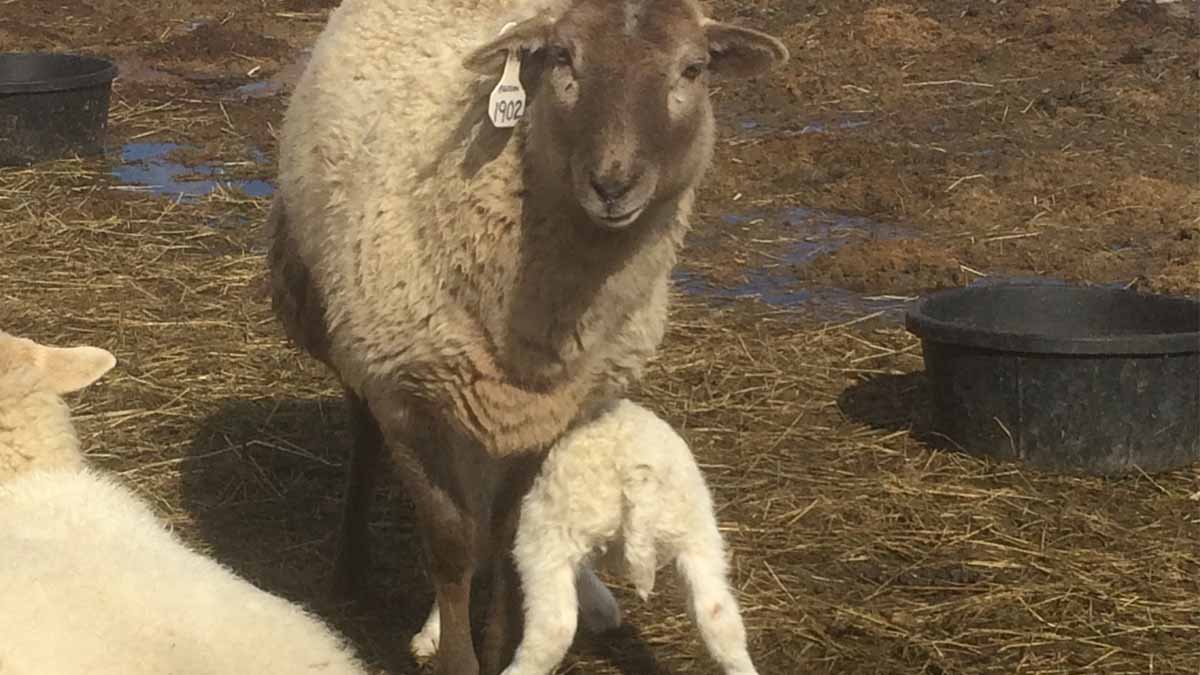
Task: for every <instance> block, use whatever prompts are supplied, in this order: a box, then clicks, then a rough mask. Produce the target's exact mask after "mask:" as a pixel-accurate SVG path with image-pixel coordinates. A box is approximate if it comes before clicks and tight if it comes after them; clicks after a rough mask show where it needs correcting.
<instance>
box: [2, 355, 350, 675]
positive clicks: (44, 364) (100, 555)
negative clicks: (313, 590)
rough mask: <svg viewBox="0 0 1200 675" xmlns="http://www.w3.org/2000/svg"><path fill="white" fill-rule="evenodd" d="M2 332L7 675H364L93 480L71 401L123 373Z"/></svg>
mask: <svg viewBox="0 0 1200 675" xmlns="http://www.w3.org/2000/svg"><path fill="white" fill-rule="evenodd" d="M115 362H116V361H115V359H114V358H113V356H112V354H110V353H108V352H106V351H104V350H101V349H96V348H93V347H75V348H70V349H61V348H53V347H45V346H42V345H38V344H36V343H34V342H32V341H30V340H27V339H23V338H16V337H13V336H11V335H8V334H6V333H3V332H0V673H3V675H80V674H82V673H88V674H89V675H150V674H154V675H160V674H162V673H174V674H177V675H218V674H219V675H238V674H244V675H262V674H263V673H322V674H327V675H335V674H344V675H350V674H356V675H362V674H363V673H365V671H364V670H363V669H362V667H361V666H360V665H359V664H358V662H357V661H356V659H355V657H354V656H353V654H352V652H351V651H350V650H349V648H348V647H346V646H345V645H344V644H343V643H342V640H341V639H340V638H339V637H338V636H337V635H335V634H334V633H333V632H332V631H330V630H329V629H328V628H326V627H325V626H324V625H323V624H322V623H321V622H319V621H318V620H317V619H315V618H314V617H312V616H310V615H309V614H308V613H306V612H305V611H304V610H303V609H302V608H301V607H299V606H297V605H293V604H291V603H289V602H287V601H286V600H284V599H282V598H279V597H277V596H274V595H271V594H269V593H266V592H264V591H262V590H260V589H258V588H257V587H255V586H253V585H252V584H250V583H249V582H247V581H245V580H243V579H241V578H239V577H238V576H236V575H234V574H233V573H232V572H230V571H229V570H228V569H226V568H224V567H222V566H221V565H220V564H219V563H217V562H215V561H213V560H211V559H209V558H206V557H204V556H202V555H200V554H199V553H196V552H195V551H193V550H191V549H190V548H188V547H187V546H185V545H184V543H183V542H182V541H180V540H179V539H178V538H177V537H176V536H175V535H173V534H172V533H170V532H169V531H168V530H167V529H166V528H165V527H164V526H163V525H162V524H161V523H160V522H159V521H158V519H157V518H155V516H154V514H153V513H152V512H151V511H150V510H149V508H147V507H146V506H145V504H144V503H143V502H141V501H140V500H139V499H138V498H137V497H136V496H135V495H134V494H133V493H132V492H131V491H129V490H128V489H127V488H124V487H122V486H120V485H119V484H117V483H116V482H115V481H114V480H112V479H110V478H107V477H105V476H103V475H101V474H99V473H97V472H95V471H93V470H91V469H88V468H87V467H85V466H84V464H85V463H84V460H83V457H82V455H81V454H80V450H79V443H78V440H77V437H76V434H75V430H74V428H73V425H72V423H71V419H70V411H69V409H68V408H67V406H66V404H65V403H64V402H63V400H62V399H61V398H60V394H63V393H67V392H69V391H74V390H76V389H80V388H83V387H85V386H87V385H88V384H90V383H92V382H93V381H95V380H96V379H98V378H100V377H101V376H102V375H103V374H104V373H105V372H107V371H108V370H109V369H110V368H112V367H113V365H114V364H115Z"/></svg>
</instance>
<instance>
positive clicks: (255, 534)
mask: <svg viewBox="0 0 1200 675" xmlns="http://www.w3.org/2000/svg"><path fill="white" fill-rule="evenodd" d="M350 445H351V438H350V432H349V430H348V428H347V426H346V415H345V411H344V409H343V407H342V401H341V399H340V398H323V399H308V400H304V399H233V400H228V401H226V402H225V404H224V405H223V406H222V407H221V408H220V409H219V410H218V411H217V412H216V413H214V414H212V415H210V416H209V417H207V418H205V419H204V420H203V421H202V423H201V425H200V428H199V431H198V432H197V433H196V434H195V436H194V437H193V439H192V443H191V446H190V448H189V453H188V456H189V458H190V461H187V462H184V463H183V465H182V466H183V467H185V468H184V469H183V474H182V476H181V477H180V485H181V488H180V489H181V491H182V494H181V497H182V503H183V505H184V508H185V509H186V511H187V512H188V513H189V514H190V517H191V518H192V520H193V522H194V523H195V527H196V532H197V535H198V536H199V539H200V541H201V542H202V544H201V545H202V546H203V547H205V550H206V552H207V553H209V554H210V555H212V556H214V557H215V558H216V559H217V560H219V561H221V562H222V563H223V564H225V565H227V566H229V567H230V568H232V569H233V570H234V571H235V572H237V573H238V574H240V575H242V576H244V577H245V578H247V579H249V580H251V581H252V582H254V583H255V584H257V585H258V586H260V587H261V588H264V589H266V590H268V591H270V592H272V593H276V594H278V595H281V596H283V597H285V598H287V599H289V600H292V601H294V602H299V603H301V604H303V605H305V606H307V607H309V608H310V609H312V610H313V611H314V612H315V613H317V614H318V615H319V616H321V618H323V619H325V620H326V621H328V622H330V623H331V624H332V625H333V626H335V627H336V628H337V629H338V630H340V631H342V632H343V633H344V634H345V635H346V636H347V637H348V638H349V639H350V640H351V641H352V642H353V643H354V644H355V646H356V648H357V649H358V651H359V653H360V654H361V655H362V657H363V658H364V659H365V660H367V661H368V662H372V663H375V664H378V665H379V666H382V667H384V668H387V670H388V671H389V672H392V673H413V672H418V671H420V670H421V669H420V668H419V667H418V666H417V665H416V664H415V663H414V661H413V660H412V659H411V657H410V656H409V654H408V640H409V638H410V637H411V636H412V634H413V633H414V632H415V631H416V630H418V629H419V628H420V626H421V623H422V622H423V621H424V618H425V613H426V612H427V611H428V609H429V603H431V602H432V597H433V594H432V590H431V588H430V586H429V584H428V582H427V581H426V578H425V575H424V572H423V569H422V567H423V566H422V557H421V556H422V554H421V550H420V542H419V539H418V537H417V536H416V533H415V531H414V529H413V523H412V516H411V506H410V504H409V503H408V502H407V500H406V499H405V498H404V497H403V495H402V493H400V492H399V490H398V487H397V486H396V485H395V484H394V483H392V482H390V481H381V483H383V484H384V485H383V486H381V488H380V490H379V491H378V493H377V494H376V497H375V503H374V505H373V509H372V516H371V533H372V542H371V543H372V552H373V558H374V559H373V561H372V562H373V568H372V574H371V579H370V593H369V597H368V598H366V599H365V600H364V601H362V602H360V603H346V602H339V601H337V600H336V599H334V598H332V597H331V596H330V595H329V593H328V589H329V577H330V573H331V571H332V569H333V557H334V551H335V547H336V542H337V535H338V528H339V524H340V518H341V505H342V493H343V490H344V488H345V482H344V481H345V476H344V464H345V462H347V460H348V458H349V450H350ZM481 590H483V589H481ZM572 654H573V655H576V656H577V657H580V658H583V659H588V660H591V659H596V660H603V661H607V662H609V663H612V664H614V665H616V666H617V667H618V668H620V669H621V670H622V671H623V672H624V673H626V674H627V675H654V674H667V673H668V672H669V671H667V670H664V669H662V667H661V666H660V665H659V664H657V663H656V661H655V659H654V656H653V654H652V653H651V650H650V649H649V648H648V647H647V645H646V643H645V642H644V641H643V640H642V639H641V638H640V636H639V634H638V632H637V630H636V629H635V628H633V627H631V626H629V625H626V626H622V627H621V628H620V629H619V630H617V631H613V632H611V633H609V634H606V635H602V636H590V635H586V634H584V633H583V631H580V633H579V635H578V639H577V641H576V644H575V645H574V647H573V648H572Z"/></svg>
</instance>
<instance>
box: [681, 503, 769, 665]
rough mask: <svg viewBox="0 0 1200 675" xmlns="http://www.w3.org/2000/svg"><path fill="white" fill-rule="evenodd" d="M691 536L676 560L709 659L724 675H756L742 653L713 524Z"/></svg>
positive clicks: (742, 638) (742, 632) (742, 633)
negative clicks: (700, 532) (714, 661)
mask: <svg viewBox="0 0 1200 675" xmlns="http://www.w3.org/2000/svg"><path fill="white" fill-rule="evenodd" d="M704 529H705V530H709V531H706V532H704V533H703V534H702V535H699V534H697V535H694V536H693V538H692V540H691V541H689V542H688V544H687V547H686V548H685V549H684V550H683V551H682V552H681V553H680V554H679V556H678V557H677V558H676V564H677V565H678V567H679V572H680V575H681V576H682V577H683V578H684V580H685V581H686V584H687V589H688V595H689V596H690V600H691V602H690V605H689V608H688V609H689V614H691V615H692V619H693V620H694V621H695V622H696V624H697V626H699V628H700V635H701V637H702V638H703V639H704V644H705V646H706V647H708V651H709V653H710V654H712V656H713V658H714V659H716V661H717V662H718V663H720V664H721V668H723V669H724V671H725V672H726V673H727V674H728V675H757V673H758V671H756V670H755V669H754V664H753V663H751V661H750V654H749V653H748V652H747V651H746V628H745V626H744V625H743V624H742V617H741V614H740V612H739V610H738V605H737V600H735V599H734V597H733V593H732V592H731V591H730V589H729V581H728V579H727V576H726V565H725V552H724V547H723V546H722V544H721V539H720V533H719V532H718V531H717V527H716V523H715V522H714V523H712V524H711V528H710V527H707V526H706V527H705V528H704Z"/></svg>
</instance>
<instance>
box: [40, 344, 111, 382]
mask: <svg viewBox="0 0 1200 675" xmlns="http://www.w3.org/2000/svg"><path fill="white" fill-rule="evenodd" d="M115 365H117V357H115V356H113V355H112V354H111V353H110V352H108V351H106V350H104V349H100V348H99V347H45V346H43V345H37V350H36V351H35V353H34V367H35V368H36V369H37V371H38V375H39V378H38V379H39V383H40V385H41V386H42V387H43V388H45V389H47V390H49V391H52V392H54V393H55V394H66V393H70V392H72V391H78V390H80V389H83V388H84V387H86V386H88V385H89V384H92V383H93V382H95V381H96V380H99V379H100V378H101V377H103V376H104V374H105V373H107V372H108V371H110V370H112V368H113V366H115Z"/></svg>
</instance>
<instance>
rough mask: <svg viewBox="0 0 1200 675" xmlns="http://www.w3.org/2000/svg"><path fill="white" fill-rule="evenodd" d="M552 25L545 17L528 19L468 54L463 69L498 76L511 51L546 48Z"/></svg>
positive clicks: (539, 16)
mask: <svg viewBox="0 0 1200 675" xmlns="http://www.w3.org/2000/svg"><path fill="white" fill-rule="evenodd" d="M552 25H553V23H552V21H551V19H550V18H549V17H547V16H545V15H538V16H535V17H533V18H531V19H526V20H524V21H522V22H521V23H518V24H517V25H515V26H513V27H512V28H509V29H508V30H506V31H504V32H503V33H501V34H500V35H498V36H497V37H496V39H494V40H492V41H491V42H488V43H487V44H485V45H483V46H482V47H477V48H476V49H475V50H474V51H472V52H471V53H470V54H467V57H466V58H465V59H463V67H464V68H466V69H467V70H470V71H472V72H475V73H479V74H480V75H492V74H498V73H499V72H500V69H501V68H502V67H503V66H504V60H505V58H506V57H507V56H508V52H509V51H510V50H514V49H515V50H518V51H520V50H524V51H530V52H532V51H537V50H539V49H541V48H542V47H544V46H545V45H546V38H547V36H548V35H549V34H550V28H551V26H552Z"/></svg>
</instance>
